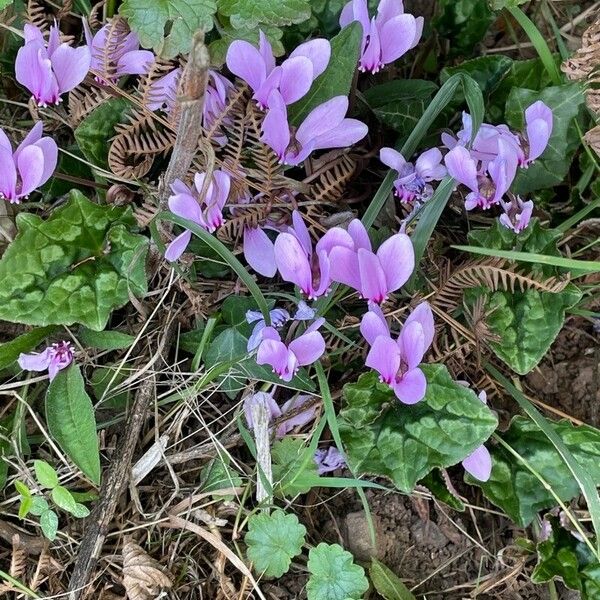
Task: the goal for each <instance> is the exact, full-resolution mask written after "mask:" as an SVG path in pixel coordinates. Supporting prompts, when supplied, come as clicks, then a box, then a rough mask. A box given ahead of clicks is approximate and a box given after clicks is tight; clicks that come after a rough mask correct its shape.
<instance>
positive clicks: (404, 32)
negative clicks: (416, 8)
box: [379, 14, 417, 65]
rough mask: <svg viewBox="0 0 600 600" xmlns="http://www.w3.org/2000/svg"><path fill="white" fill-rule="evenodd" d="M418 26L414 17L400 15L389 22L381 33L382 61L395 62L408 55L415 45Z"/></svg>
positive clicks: (382, 28) (386, 62)
mask: <svg viewBox="0 0 600 600" xmlns="http://www.w3.org/2000/svg"><path fill="white" fill-rule="evenodd" d="M416 34H417V24H416V21H415V18H414V17H413V16H412V15H408V14H405V15H398V16H397V17H394V18H393V19H391V20H390V21H387V22H386V23H385V24H384V25H383V26H382V27H381V32H380V40H379V42H380V44H381V61H382V62H383V63H384V64H386V65H387V64H389V63H391V62H394V61H395V60H397V59H398V58H400V57H401V56H402V55H404V54H406V52H408V51H409V50H410V49H411V48H412V46H413V45H414V40H415V36H416Z"/></svg>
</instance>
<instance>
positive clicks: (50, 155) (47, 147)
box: [34, 137, 58, 185]
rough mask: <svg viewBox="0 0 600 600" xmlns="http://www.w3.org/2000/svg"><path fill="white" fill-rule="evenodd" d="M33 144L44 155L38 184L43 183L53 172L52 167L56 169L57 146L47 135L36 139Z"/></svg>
mask: <svg viewBox="0 0 600 600" xmlns="http://www.w3.org/2000/svg"><path fill="white" fill-rule="evenodd" d="M34 146H37V147H38V148H40V150H41V151H42V154H43V156H44V170H43V173H42V178H41V179H40V182H39V184H38V185H44V183H46V181H48V179H50V177H51V176H52V174H53V173H54V169H56V163H57V162H58V146H57V145H56V142H55V141H54V140H53V139H52V138H49V137H44V138H42V139H41V140H38V141H37V142H35V144H34Z"/></svg>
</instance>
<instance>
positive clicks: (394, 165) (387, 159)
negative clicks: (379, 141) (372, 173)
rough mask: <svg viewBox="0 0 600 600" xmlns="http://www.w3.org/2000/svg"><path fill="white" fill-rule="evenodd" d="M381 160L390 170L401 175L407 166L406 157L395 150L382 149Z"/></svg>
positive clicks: (380, 152)
mask: <svg viewBox="0 0 600 600" xmlns="http://www.w3.org/2000/svg"><path fill="white" fill-rule="evenodd" d="M379 160H380V161H381V162H382V163H383V164H384V165H387V166H388V167H389V168H390V169H394V171H398V172H399V173H400V171H401V170H402V167H403V166H404V165H405V164H406V160H404V156H402V154H400V152H398V151H397V150H394V149H393V148H382V149H381V150H380V151H379Z"/></svg>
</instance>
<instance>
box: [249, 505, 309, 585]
mask: <svg viewBox="0 0 600 600" xmlns="http://www.w3.org/2000/svg"><path fill="white" fill-rule="evenodd" d="M305 535H306V528H305V527H304V525H302V524H301V523H299V522H298V517H296V515H292V514H285V513H284V512H283V511H282V510H275V511H273V512H272V513H271V514H270V515H268V514H266V513H261V514H255V515H252V516H251V517H250V518H249V519H248V532H247V533H246V535H245V537H244V541H245V542H246V544H247V546H248V558H249V560H251V561H252V562H253V563H254V570H255V571H256V572H257V573H264V574H265V575H266V576H267V577H281V576H282V575H283V574H284V573H287V571H288V569H289V568H290V563H291V562H292V558H294V556H298V555H299V554H300V552H301V551H302V545H303V544H304V536H305Z"/></svg>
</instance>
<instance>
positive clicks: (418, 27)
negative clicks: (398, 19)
mask: <svg viewBox="0 0 600 600" xmlns="http://www.w3.org/2000/svg"><path fill="white" fill-rule="evenodd" d="M423 25H425V19H424V18H423V17H417V18H416V19H415V37H414V39H413V41H412V45H411V48H414V47H415V46H416V45H417V44H418V43H419V40H420V39H421V37H422V36H423Z"/></svg>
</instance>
